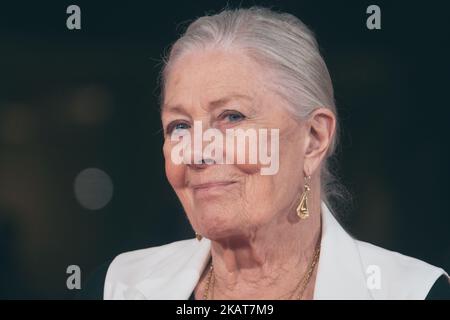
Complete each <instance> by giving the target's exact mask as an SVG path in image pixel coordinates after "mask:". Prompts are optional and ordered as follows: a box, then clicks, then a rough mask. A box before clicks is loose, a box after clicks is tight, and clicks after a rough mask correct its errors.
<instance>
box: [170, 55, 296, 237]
mask: <svg viewBox="0 0 450 320" xmlns="http://www.w3.org/2000/svg"><path fill="white" fill-rule="evenodd" d="M270 81H271V78H270V75H269V73H268V72H265V70H264V69H263V68H262V67H261V66H260V65H259V64H257V63H256V62H254V61H253V60H251V59H250V58H248V57H247V56H246V55H245V54H243V53H241V52H239V51H224V50H217V49H216V50H209V51H204V52H200V51H198V52H193V53H189V54H186V55H184V56H183V57H181V58H180V59H179V60H178V61H176V62H175V64H174V65H173V66H172V68H171V70H170V72H169V74H168V77H167V81H166V87H165V94H164V97H165V99H164V104H163V108H162V122H163V127H164V131H165V141H164V147H163V151H164V157H165V168H166V175H167V178H168V180H169V182H170V184H171V185H172V187H173V189H174V190H175V192H176V194H177V196H178V198H179V199H180V201H181V203H182V205H183V207H184V209H185V211H186V213H187V216H188V218H189V221H190V223H191V224H192V226H193V228H194V229H195V230H196V231H197V232H198V233H200V234H202V235H203V236H205V237H207V238H209V239H212V240H219V239H222V238H227V237H231V236H246V235H249V233H250V232H252V231H253V230H255V228H258V227H260V226H264V225H266V224H268V223H272V222H275V223H276V221H281V220H279V219H285V220H286V219H288V220H289V217H291V216H292V215H295V208H296V206H297V205H298V201H299V193H300V192H301V191H302V182H303V172H304V171H303V155H304V149H305V146H304V143H303V142H304V137H303V136H304V130H303V126H302V124H301V123H300V122H299V121H297V120H294V119H293V117H292V115H291V114H290V113H289V112H288V111H287V109H286V106H285V105H284V104H285V102H284V101H283V100H282V99H281V98H280V97H279V96H277V95H276V94H275V93H274V92H273V91H271V90H269V89H268V86H267V84H269V83H270ZM194 121H201V124H202V129H203V131H205V130H206V129H208V128H215V129H218V130H220V131H221V132H223V133H225V130H226V129H243V130H247V129H254V130H256V132H259V131H258V130H259V129H268V132H270V130H271V129H278V130H279V150H277V152H279V169H278V171H277V173H275V174H269V175H262V174H261V167H263V166H264V165H262V164H261V163H260V162H259V161H258V162H257V163H248V162H249V161H248V160H247V161H246V163H244V164H238V163H236V161H234V163H232V164H230V163H228V164H209V165H195V164H176V163H175V162H174V161H173V159H172V156H171V155H172V151H173V148H174V147H175V145H176V144H177V143H178V142H175V141H171V134H172V133H173V131H174V130H177V131H178V132H189V133H190V134H191V137H193V136H194V133H193V131H194ZM268 137H270V134H268ZM268 140H270V138H269V139H268ZM271 143H275V142H274V141H269V146H268V150H271V147H270V146H271ZM207 144H208V143H206V142H204V143H203V146H206V145H207ZM227 152H229V149H226V147H224V149H223V153H224V155H226V153H227ZM249 152H250V148H249V147H247V149H246V153H247V156H248V153H249ZM224 158H225V156H224ZM246 159H248V157H247V158H246ZM292 221H293V220H292Z"/></svg>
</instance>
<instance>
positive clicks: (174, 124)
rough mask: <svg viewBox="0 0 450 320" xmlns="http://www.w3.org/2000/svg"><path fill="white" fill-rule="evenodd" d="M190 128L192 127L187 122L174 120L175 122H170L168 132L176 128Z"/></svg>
mask: <svg viewBox="0 0 450 320" xmlns="http://www.w3.org/2000/svg"><path fill="white" fill-rule="evenodd" d="M189 128H190V126H189V124H188V123H186V122H176V121H174V122H172V123H170V124H169V125H168V126H167V128H166V133H167V134H171V133H172V132H173V131H174V130H177V131H179V130H186V129H189Z"/></svg>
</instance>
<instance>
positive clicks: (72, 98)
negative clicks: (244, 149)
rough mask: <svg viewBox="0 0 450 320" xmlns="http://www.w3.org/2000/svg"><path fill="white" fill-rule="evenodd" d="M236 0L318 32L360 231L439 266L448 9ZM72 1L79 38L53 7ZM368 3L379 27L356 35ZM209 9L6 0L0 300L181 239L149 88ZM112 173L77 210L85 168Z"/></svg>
mask: <svg viewBox="0 0 450 320" xmlns="http://www.w3.org/2000/svg"><path fill="white" fill-rule="evenodd" d="M393 2H394V1H389V2H380V1H375V2H368V1H353V2H350V1H345V2H344V1H317V0H314V1H302V0H296V1H239V2H233V1H229V2H228V3H229V4H230V5H231V6H232V7H235V6H236V5H238V4H241V5H242V6H249V5H252V4H259V5H266V6H271V7H273V8H274V9H278V10H282V11H287V12H289V13H292V14H294V15H296V16H298V17H299V18H300V19H302V21H303V22H305V23H306V24H307V25H308V26H310V27H311V29H312V30H313V31H314V32H315V33H316V35H317V38H318V41H319V44H320V45H321V50H322V53H323V55H324V57H325V60H326V62H327V64H328V67H329V69H330V72H331V75H332V78H333V82H334V86H335V92H336V100H337V105H338V111H339V114H340V117H341V124H342V128H343V132H342V140H341V147H340V151H339V157H338V160H339V164H340V168H341V170H340V175H341V180H342V182H343V183H344V184H345V185H346V186H347V187H348V188H349V189H350V191H351V193H352V195H353V197H354V205H353V209H352V210H351V212H350V213H351V219H349V220H348V221H349V223H348V228H349V230H351V231H352V232H353V233H354V234H355V235H356V236H357V237H358V238H360V239H362V240H365V241H369V242H372V243H374V244H377V245H380V246H383V247H385V248H388V249H391V250H395V251H399V252H401V253H403V254H407V255H411V256H414V257H417V258H419V259H422V260H425V261H427V262H429V263H431V264H434V265H438V266H441V267H444V268H445V269H446V270H447V271H449V270H450V237H449V226H450V216H449V210H448V208H447V202H448V198H449V193H448V192H449V187H448V181H449V178H450V174H449V163H450V154H449V146H448V137H449V134H448V130H449V129H448V127H449V124H448V123H449V119H450V118H449V116H450V111H449V102H448V97H449V91H450V90H449V89H450V88H449V84H450V81H449V80H450V79H449V77H450V76H449V74H450V72H449V71H450V70H449V69H450V63H449V56H450V55H449V53H450V52H449V30H450V28H449V20H450V19H449V14H450V13H449V12H450V11H449V10H448V7H443V4H444V1H434V2H433V1H424V2H417V3H414V2H413V3H411V2H407V1H395V4H394V3H393ZM70 4H77V5H79V6H80V8H81V21H82V22H81V24H82V25H81V26H82V29H81V30H75V31H69V30H68V29H67V28H66V19H67V17H68V14H66V8H67V6H68V5H70ZM370 4H378V5H379V6H380V7H381V12H382V13H381V21H382V30H375V31H371V30H368V29H367V28H366V18H367V16H368V15H367V14H366V8H367V6H368V5H370ZM225 5H226V3H225V2H221V1H180V2H179V3H178V2H173V1H164V2H162V3H156V2H153V1H114V2H113V1H104V2H100V1H98V2H97V1H96V2H95V3H94V1H90V2H82V1H73V2H66V1H54V2H50V1H33V2H32V1H30V2H23V1H17V2H14V4H12V2H9V3H2V4H1V5H0V297H1V298H44V299H45V298H69V297H71V295H72V294H73V292H71V291H69V290H68V289H67V288H66V278H67V276H68V275H67V274H66V268H67V266H68V265H71V264H76V265H79V266H80V267H81V270H82V276H83V277H86V276H87V275H88V274H90V273H91V272H92V271H93V270H94V269H95V267H96V266H98V265H100V264H101V263H102V262H104V261H107V260H108V259H111V258H113V257H114V256H115V255H117V254H119V253H121V252H123V251H128V250H132V249H138V248H143V247H148V246H155V245H160V244H164V243H167V242H171V241H175V240H178V239H184V238H188V237H192V236H193V232H192V230H191V228H190V226H189V224H188V222H187V219H186V218H185V217H184V214H183V212H182V209H181V206H180V205H179V203H178V200H177V198H176V196H175V195H174V193H173V192H172V190H171V188H170V186H169V184H168V183H167V181H166V179H165V174H164V165H163V158H162V154H161V147H162V134H161V132H160V119H159V113H158V95H159V88H158V83H157V78H158V73H159V71H160V67H161V56H162V54H163V52H164V51H165V50H166V49H167V47H168V46H169V45H170V44H171V43H172V42H173V41H175V40H176V38H177V36H178V35H179V34H180V32H181V31H182V30H183V24H182V22H187V21H190V20H192V19H194V18H195V17H198V16H201V15H203V14H204V13H206V12H215V11H217V10H219V9H221V8H223V7H224V6H225ZM91 167H95V168H100V169H102V170H104V171H105V172H106V173H107V174H108V175H109V176H110V177H111V179H112V182H113V185H114V195H113V198H112V200H111V202H110V203H109V204H108V205H106V206H105V207H104V208H103V209H100V210H95V211H92V210H88V209H85V208H83V207H82V206H81V205H80V204H79V202H78V201H77V199H76V197H75V194H74V180H75V177H76V176H77V174H78V173H79V172H80V171H82V170H84V169H86V168H91Z"/></svg>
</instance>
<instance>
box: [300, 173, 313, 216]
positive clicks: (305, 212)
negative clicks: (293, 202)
mask: <svg viewBox="0 0 450 320" xmlns="http://www.w3.org/2000/svg"><path fill="white" fill-rule="evenodd" d="M310 180H311V176H306V177H305V187H304V190H303V193H302V195H301V197H300V204H299V205H298V207H297V215H298V217H299V218H300V219H302V220H304V219H307V218H308V217H309V208H308V207H309V205H308V195H309V191H310V190H311V188H310V186H309V182H310Z"/></svg>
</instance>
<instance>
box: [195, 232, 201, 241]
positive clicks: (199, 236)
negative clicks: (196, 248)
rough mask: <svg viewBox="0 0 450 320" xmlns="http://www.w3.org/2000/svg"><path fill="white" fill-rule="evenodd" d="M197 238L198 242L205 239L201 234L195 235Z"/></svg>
mask: <svg viewBox="0 0 450 320" xmlns="http://www.w3.org/2000/svg"><path fill="white" fill-rule="evenodd" d="M195 238H196V239H197V240H198V241H200V240H202V239H203V236H202V235H201V234H199V233H197V232H196V233H195Z"/></svg>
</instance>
